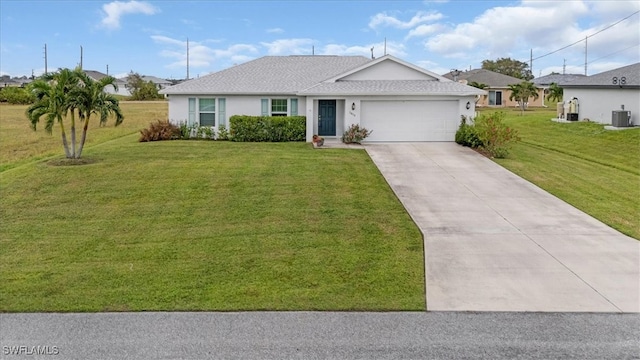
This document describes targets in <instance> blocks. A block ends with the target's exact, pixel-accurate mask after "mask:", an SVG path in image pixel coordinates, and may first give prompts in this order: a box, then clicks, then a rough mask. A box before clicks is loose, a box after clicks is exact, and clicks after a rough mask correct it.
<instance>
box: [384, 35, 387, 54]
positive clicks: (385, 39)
mask: <svg viewBox="0 0 640 360" xmlns="http://www.w3.org/2000/svg"><path fill="white" fill-rule="evenodd" d="M384 55H385V56H387V38H386V37H385V38H384Z"/></svg>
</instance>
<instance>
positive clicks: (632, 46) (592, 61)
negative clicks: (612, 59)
mask: <svg viewBox="0 0 640 360" xmlns="http://www.w3.org/2000/svg"><path fill="white" fill-rule="evenodd" d="M636 46H640V44H635V45H631V46H628V47H626V48H624V49H622V50H618V51H615V52H612V53H610V54H607V55H605V56H601V57H599V58H597V59H595V60H591V61H589V64H591V63H594V62H596V61H599V60H602V59H604V58H608V57H609V56H613V55H615V54H617V53H621V52H623V51H627V50H629V49H631V48H634V47H636Z"/></svg>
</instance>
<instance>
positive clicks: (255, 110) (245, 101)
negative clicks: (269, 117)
mask: <svg viewBox="0 0 640 360" xmlns="http://www.w3.org/2000/svg"><path fill="white" fill-rule="evenodd" d="M212 97H213V98H217V99H219V98H224V99H225V103H226V124H227V126H228V124H229V118H231V116H233V115H254V116H259V115H262V99H298V115H305V109H306V103H305V101H306V99H305V98H304V97H296V96H248V95H170V96H169V98H168V100H169V120H170V121H171V122H172V123H175V124H177V123H180V122H185V121H187V119H188V118H189V98H212ZM217 110H218V108H216V111H217ZM287 110H288V111H289V113H290V112H291V102H290V101H289V103H288V106H287ZM197 111H198V105H197V102H196V113H197ZM218 123H219V121H216V124H218Z"/></svg>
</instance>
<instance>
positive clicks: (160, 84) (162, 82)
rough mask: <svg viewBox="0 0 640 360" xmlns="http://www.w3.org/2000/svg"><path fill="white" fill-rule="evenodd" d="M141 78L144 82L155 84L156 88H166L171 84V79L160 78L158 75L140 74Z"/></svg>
mask: <svg viewBox="0 0 640 360" xmlns="http://www.w3.org/2000/svg"><path fill="white" fill-rule="evenodd" d="M142 80H143V81H144V82H149V81H151V82H152V83H153V84H154V85H155V86H156V88H158V90H162V89H165V88H168V87H169V86H171V85H173V84H172V83H171V81H169V80H167V79H161V78H159V77H156V76H150V75H145V76H142Z"/></svg>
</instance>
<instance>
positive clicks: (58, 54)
mask: <svg viewBox="0 0 640 360" xmlns="http://www.w3.org/2000/svg"><path fill="white" fill-rule="evenodd" d="M638 11H640V1H602V0H601V1H455V0H451V1H417V0H414V1H365V0H353V1H348V0H345V1H326V0H315V1H301V0H288V1H269V0H257V1H248V0H235V1H205V0H202V1H128V0H123V1H95V0H90V1H79V0H78V1H50V0H46V1H45V0H43V1H28V0H26V1H25V0H0V74H2V75H11V76H22V75H27V76H29V75H31V73H32V71H33V72H34V73H35V75H39V74H41V73H43V72H44V45H45V44H47V55H48V56H47V57H48V62H47V64H48V69H49V70H50V71H51V70H55V69H57V68H61V67H70V68H72V67H75V66H77V65H78V64H79V62H80V46H82V47H83V67H84V68H85V69H89V70H98V71H101V72H105V73H106V72H107V66H108V68H109V74H111V75H114V76H117V77H121V76H125V75H126V74H127V73H128V72H130V71H134V72H138V73H140V74H143V75H154V76H158V77H163V78H184V77H185V76H186V72H187V70H186V61H187V57H186V48H187V38H188V39H189V54H190V56H189V64H190V66H189V69H190V76H191V77H197V76H203V75H206V74H208V73H211V72H215V71H219V70H222V69H225V68H227V67H230V66H233V65H234V64H240V63H243V62H246V61H249V60H252V59H255V58H258V57H261V56H265V55H304V54H309V55H310V54H311V52H312V49H314V51H315V54H316V55H318V54H323V55H324V54H329V55H364V56H367V57H368V56H371V51H370V49H371V47H373V48H374V55H375V56H376V57H378V56H382V55H383V54H384V42H385V38H386V44H387V46H386V49H387V53H389V54H392V55H394V56H397V57H399V58H401V59H403V60H406V61H409V62H412V63H414V64H417V65H419V66H422V67H423V68H426V69H428V70H431V71H434V72H436V73H440V74H443V73H445V72H448V71H449V70H451V69H454V68H455V69H469V68H479V67H480V66H481V62H482V60H485V59H491V60H495V59H497V58H500V57H511V58H514V59H518V60H521V61H526V62H528V61H529V57H530V51H531V50H533V57H534V59H535V58H537V57H540V56H543V55H545V54H548V53H550V52H552V51H555V50H557V49H559V48H561V47H563V46H566V45H568V44H571V43H574V42H579V43H577V44H575V45H573V46H571V47H569V48H567V49H564V50H561V51H558V52H556V53H554V54H551V55H548V56H544V57H542V58H540V59H536V60H534V62H533V74H534V75H535V76H536V77H537V76H540V75H546V74H549V73H550V72H551V71H557V72H562V71H563V63H564V62H565V61H566V72H567V73H584V61H585V57H584V56H585V44H584V43H585V42H584V39H585V37H587V36H588V37H589V38H588V40H587V45H588V46H587V49H588V52H587V55H588V64H587V66H588V74H589V75H592V74H595V73H599V72H602V71H606V70H610V69H613V68H616V67H620V66H623V65H628V64H632V63H636V62H638V61H640V47H639V44H640V13H638ZM627 16H630V17H629V18H628V19H626V20H624V21H622V22H620V23H619V24H617V25H615V26H613V27H611V28H609V29H607V30H604V31H601V30H602V29H604V28H605V27H607V26H609V25H611V24H613V23H615V22H617V21H619V20H621V19H623V18H625V17H627ZM599 31H601V32H599ZM598 32H599V33H598ZM594 34H595V35H594ZM592 35H593V36H592ZM581 40H582V41H581Z"/></svg>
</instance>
